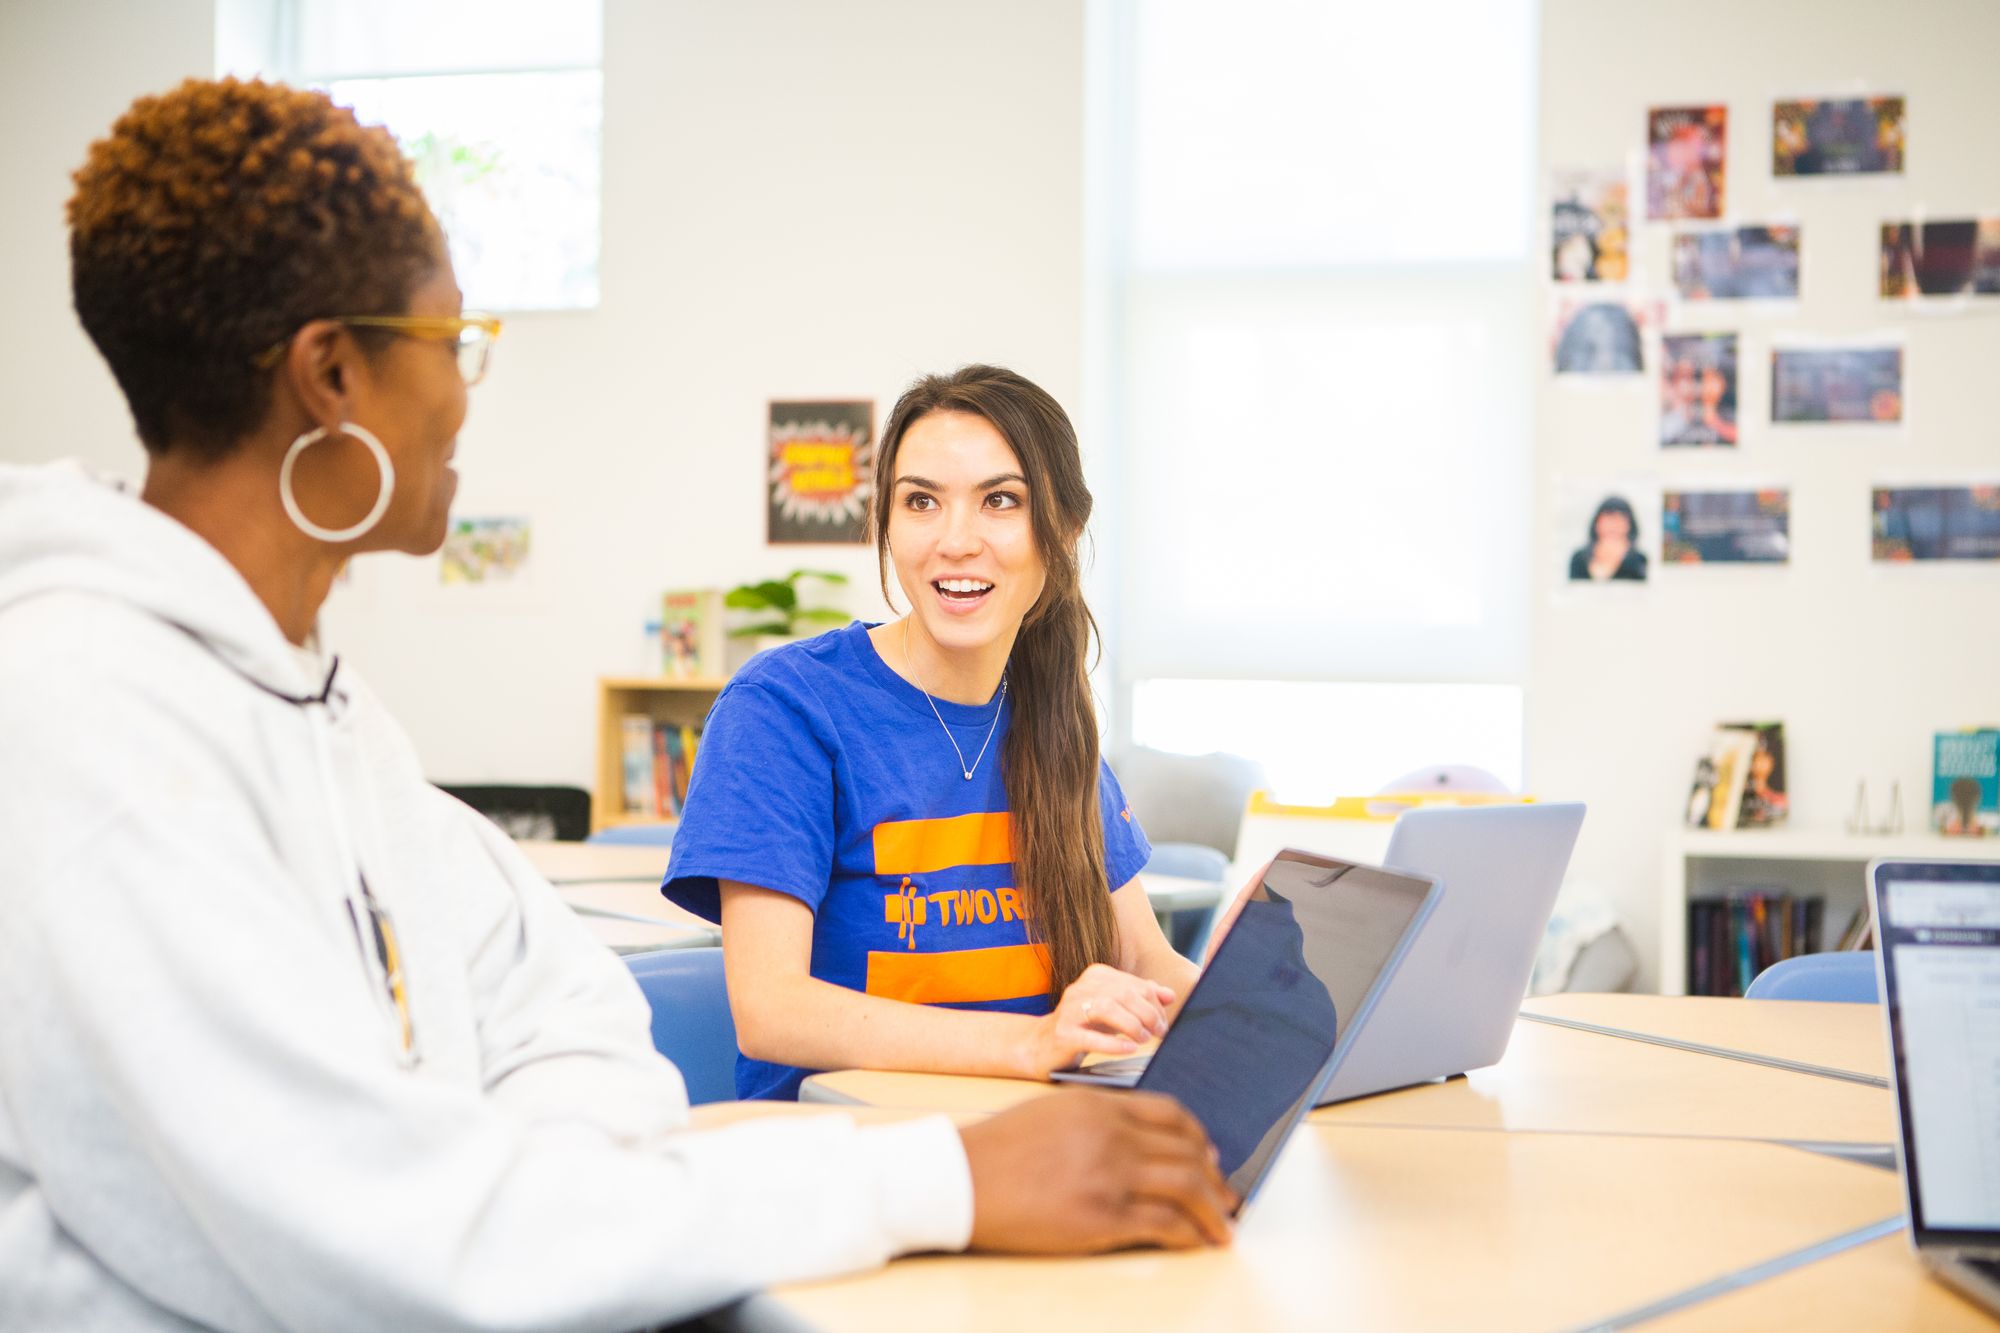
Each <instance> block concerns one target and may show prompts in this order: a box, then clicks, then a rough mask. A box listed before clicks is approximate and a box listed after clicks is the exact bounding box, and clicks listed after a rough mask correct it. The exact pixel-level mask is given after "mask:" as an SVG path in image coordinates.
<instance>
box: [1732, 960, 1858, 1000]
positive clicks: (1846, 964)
mask: <svg viewBox="0 0 2000 1333" xmlns="http://www.w3.org/2000/svg"><path fill="white" fill-rule="evenodd" d="M1743 998H1744V999H1746V1000H1832V1001H1835V1002H1838V1003H1842V1004H1874V1003H1876V1002H1877V1001H1878V1000H1879V999H1880V998H1881V997H1880V995H1879V994H1878V993H1877V992H1876V989H1875V955H1874V953H1873V952H1872V951H1870V950H1866V949H1861V950H1855V949H1849V950H1844V951H1842V952H1839V953H1808V954H1800V955H1799V956H1798V957H1797V958H1784V959H1780V960H1779V961H1778V962H1775V963H1773V964H1771V965H1770V966H1769V967H1767V968H1765V969H1764V970H1763V971H1762V972H1759V973H1758V974H1757V975H1756V977H1754V978H1753V979H1752V980H1751V982H1750V988H1749V989H1748V990H1746V991H1744V992H1743Z"/></svg>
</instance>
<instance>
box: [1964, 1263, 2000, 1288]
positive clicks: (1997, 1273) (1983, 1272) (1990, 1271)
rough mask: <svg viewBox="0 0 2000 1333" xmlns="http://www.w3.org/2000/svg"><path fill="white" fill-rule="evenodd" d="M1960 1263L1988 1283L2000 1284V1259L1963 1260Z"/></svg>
mask: <svg viewBox="0 0 2000 1333" xmlns="http://www.w3.org/2000/svg"><path fill="white" fill-rule="evenodd" d="M1959 1262H1960V1263H1962V1264H1964V1265H1965V1266H1966V1267H1967V1268H1970V1269H1971V1270H1972V1271H1973V1272H1975V1273H1977V1274H1979V1276H1981V1277H1983V1278H1985V1279H1986V1280H1987V1281H1988V1282H1992V1283H1995V1284H2000V1259H1972V1258H1966V1259H1961V1260H1960V1261H1959Z"/></svg>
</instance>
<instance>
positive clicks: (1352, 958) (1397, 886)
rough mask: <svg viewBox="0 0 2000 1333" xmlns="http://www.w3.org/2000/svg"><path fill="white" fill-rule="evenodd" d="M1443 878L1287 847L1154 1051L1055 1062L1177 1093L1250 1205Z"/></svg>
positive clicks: (1065, 1075) (1366, 1017)
mask: <svg viewBox="0 0 2000 1333" xmlns="http://www.w3.org/2000/svg"><path fill="white" fill-rule="evenodd" d="M1441 893H1442V890H1440V888H1439V887H1438V884H1437V881H1436V880H1434V879H1430V878H1428V877H1426V876H1422V875H1411V874H1405V873H1402V872H1398V871H1391V870H1382V869H1379V868H1377V867H1375V866H1364V865H1357V864H1356V863H1354V862H1352V861H1343V860H1339V859H1337V858H1334V857H1326V856H1315V855H1312V854H1310V853H1306V852H1296V851H1292V850H1289V849H1287V850H1286V851H1282V852H1280V853H1278V855H1277V857H1276V858H1275V859H1274V860H1273V861H1272V862H1271V864H1270V866H1269V868H1267V869H1266V870H1265V872H1264V874H1263V876H1262V877H1261V878H1260V879H1259V880H1258V881H1257V882H1256V883H1255V884H1253V885H1252V886H1250V888H1249V890H1248V891H1247V892H1246V894H1245V895H1244V898H1243V902H1242V910H1241V911H1240V912H1239V913H1238V914H1237V917H1236V921H1235V924H1234V925H1232V926H1231V927H1230V929H1229V932H1228V934H1227V935H1226V936H1224V937H1223V939H1222V941H1221V942H1220V943H1219V944H1217V945H1216V946H1215V949H1214V951H1213V955H1212V956H1211V957H1210V959H1209V962H1208V966H1207V967H1205V968H1204V969H1202V974H1201V977H1200V979H1199V980H1197V981H1196V982H1195V984H1194V989H1193V990H1191V991H1189V992H1188V997H1187V1002H1186V1003H1185V1004H1183V1005H1182V1006H1181V1011H1180V1014H1179V1015H1178V1016H1177V1017H1176V1018H1175V1019H1174V1024H1173V1026H1172V1027H1171V1028H1169V1029H1168V1030H1167V1035H1166V1036H1165V1037H1164V1038H1162V1039H1161V1041H1160V1046H1159V1049H1158V1050H1156V1051H1154V1052H1153V1054H1152V1056H1151V1057H1150V1059H1149V1058H1147V1057H1144V1056H1135V1057H1132V1058H1131V1059H1127V1060H1113V1061H1108V1062H1105V1063H1102V1064H1096V1065H1091V1066H1089V1067H1087V1068H1084V1069H1077V1070H1065V1071H1059V1072H1057V1073H1055V1074H1053V1075H1051V1077H1052V1078H1054V1079H1056V1080H1058V1081H1060V1082H1068V1083H1095V1084H1099V1085H1110V1086H1113V1087H1137V1088H1140V1089H1142V1090H1144V1091H1148V1092H1163V1093H1166V1094H1168V1095H1169V1096H1171V1097H1173V1098H1174V1099H1176V1100H1177V1101H1179V1102H1180V1103H1181V1105H1183V1106H1185V1107H1187V1109H1188V1110H1189V1111H1190V1112H1191V1113H1193V1115H1194V1117H1195V1119H1197V1120H1199V1121H1201V1123H1202V1126H1203V1128H1205V1129H1206V1130H1207V1131H1208V1136H1209V1138H1210V1139H1211V1140H1212V1141H1213V1142H1214V1144H1215V1147H1216V1152H1217V1153H1218V1154H1219V1156H1220V1165H1221V1167H1222V1172H1223V1174H1224V1175H1225V1176H1226V1177H1228V1180H1229V1184H1230V1188H1231V1189H1233V1190H1235V1192H1236V1193H1237V1195H1238V1196H1239V1197H1240V1198H1241V1199H1242V1200H1243V1202H1244V1203H1245V1204H1248V1203H1249V1201H1250V1198H1251V1196H1253V1195H1254V1194H1255V1193H1256V1192H1257V1187H1258V1186H1259V1185H1260V1184H1261V1183H1262V1182H1263V1180H1264V1178H1265V1175H1266V1173H1267V1171H1268V1170H1269V1168H1270V1165H1271V1163H1272V1162H1273V1161H1274V1160H1275V1159H1276V1158H1277V1155H1278V1150H1279V1149H1280V1148H1281V1147H1283V1146H1284V1143H1285V1140H1286V1139H1288V1138H1289V1137H1290V1136H1291V1133H1292V1130H1293V1129H1294V1128H1295V1127H1296V1126H1297V1125H1298V1123H1299V1121H1300V1119H1301V1118H1303V1117H1304V1116H1305V1114H1306V1112H1308V1111H1310V1110H1311V1109H1312V1108H1313V1106H1314V1104H1315V1102H1316V1101H1317V1099H1318V1097H1319V1094H1320V1091H1321V1089H1322V1088H1324V1087H1325V1086H1326V1081H1327V1079H1328V1078H1330V1077H1332V1076H1333V1075H1334V1072H1335V1071H1336V1070H1337V1069H1338V1068H1339V1066H1340V1063H1341V1060H1342V1059H1343V1058H1344V1057H1345V1055H1346V1053H1347V1051H1348V1050H1349V1049H1350V1048H1351V1047H1352V1045H1353V1042H1354V1039H1355V1036H1356V1034H1358V1033H1360V1032H1362V1031H1364V1030H1365V1029H1366V1028H1367V1027H1368V1025H1369V1023H1370V1021H1371V1019H1370V1013H1371V1011H1372V1010H1373V1008H1374V1006H1375V1004H1376V1002H1377V1001H1378V999H1379V998H1380V996H1381V995H1382V993H1383V990H1384V989H1385V988H1386V987H1387V986H1388V985H1389V982H1390V980H1391V978H1393V977H1394V976H1395V975H1396V972H1397V969H1398V968H1399V967H1400V966H1401V965H1402V962H1403V960H1404V959H1405V958H1406V957H1408V955H1409V951H1410V947H1411V944H1412V942H1413V941H1415V940H1416V939H1417V938H1418V937H1419V934H1420V932H1421V931H1422V930H1423V929H1424V923H1425V922H1426V921H1427V920H1428V919H1429V918H1430V917H1431V915H1432V913H1433V909H1434V908H1435V907H1436V905H1437V902H1438V899H1439V897H1440V896H1441Z"/></svg>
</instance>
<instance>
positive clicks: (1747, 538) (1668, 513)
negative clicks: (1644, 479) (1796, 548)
mask: <svg viewBox="0 0 2000 1333" xmlns="http://www.w3.org/2000/svg"><path fill="white" fill-rule="evenodd" d="M1791 527H1792V494H1791V492H1790V491H1787V490H1781V489H1776V488H1773V489H1768V490H1755V491H1691V490H1689V491H1684V490H1669V491H1667V492H1666V493H1665V494H1664V495H1662V496H1661V497H1660V559H1661V560H1662V561H1663V562H1664V563H1666V564H1669V565H1781V564H1787V563H1789V562H1790V560H1791V558H1792V535H1791Z"/></svg>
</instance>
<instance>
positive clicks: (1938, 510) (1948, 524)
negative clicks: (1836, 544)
mask: <svg viewBox="0 0 2000 1333" xmlns="http://www.w3.org/2000/svg"><path fill="white" fill-rule="evenodd" d="M1874 538H1875V540H1874V559H1875V560H1876V561H1877V562H1878V563H1881V564H1892V565H1901V564H1910V563H1914V562H1916V561H1921V560H1971V561H1996V560H2000V482H1995V483H1993V484H1989V485H1972V486H1877V487H1876V488H1875V533H1874Z"/></svg>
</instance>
